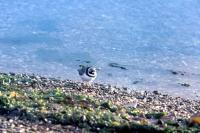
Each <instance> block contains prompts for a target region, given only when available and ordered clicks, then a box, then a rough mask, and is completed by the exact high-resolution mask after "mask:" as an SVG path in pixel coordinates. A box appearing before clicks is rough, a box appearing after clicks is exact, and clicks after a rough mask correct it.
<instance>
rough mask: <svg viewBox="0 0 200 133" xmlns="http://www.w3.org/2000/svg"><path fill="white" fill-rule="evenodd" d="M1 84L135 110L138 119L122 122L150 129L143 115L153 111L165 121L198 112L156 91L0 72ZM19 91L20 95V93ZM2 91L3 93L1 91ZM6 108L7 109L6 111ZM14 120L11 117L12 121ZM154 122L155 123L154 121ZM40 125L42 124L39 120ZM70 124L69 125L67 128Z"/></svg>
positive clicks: (191, 103)
mask: <svg viewBox="0 0 200 133" xmlns="http://www.w3.org/2000/svg"><path fill="white" fill-rule="evenodd" d="M0 81H1V82H0V84H1V87H5V88H6V87H7V88H13V86H15V87H16V88H20V91H21V90H25V91H31V92H32V91H33V90H34V91H42V92H45V93H46V92H49V91H55V89H58V88H59V89H60V90H59V91H61V92H62V93H64V94H67V95H68V94H70V96H71V94H72V95H74V94H75V95H78V96H82V95H83V96H86V97H92V99H95V100H97V102H102V101H103V102H105V103H106V107H104V108H108V109H109V110H110V111H111V112H112V111H113V109H114V108H112V109H111V107H110V106H111V105H110V103H111V104H112V106H113V107H114V106H116V108H117V109H116V110H120V111H119V112H121V108H124V109H122V110H126V112H128V111H129V110H133V109H134V111H136V112H135V113H136V114H138V115H139V116H137V117H135V116H134V117H133V116H127V117H128V118H123V119H125V120H126V121H130V118H131V119H133V120H134V122H135V121H136V122H137V120H136V119H138V121H139V122H141V119H142V120H144V121H143V124H145V125H146V124H147V125H149V126H150V125H152V123H154V122H150V120H151V119H149V118H146V117H147V116H146V115H147V114H149V113H150V114H152V113H153V112H155V113H162V115H163V114H165V113H166V114H168V115H167V116H166V117H169V118H168V119H171V120H177V119H182V120H189V119H190V118H191V117H192V116H193V115H194V114H196V113H198V111H199V110H200V101H197V100H190V99H184V98H181V97H173V96H170V95H168V94H162V93H160V92H158V91H152V92H150V91H144V93H142V92H141V91H137V90H132V91H130V92H129V91H127V88H119V87H116V86H111V85H109V84H97V83H94V84H93V85H92V86H85V85H84V84H83V83H81V82H75V81H71V80H58V79H55V78H45V77H42V76H37V75H27V74H15V73H0ZM17 91H19V90H17ZM20 91H19V93H21V92H20ZM1 92H3V91H2V90H1ZM95 100H94V101H95ZM15 102H16V101H15ZM81 104H82V103H81ZM87 104H89V103H87ZM12 106H14V105H12ZM81 106H82V105H81ZM101 106H103V105H101ZM104 106H105V105H104ZM119 108H120V109H119ZM9 109H10V108H8V110H9ZM104 110H105V109H104ZM127 110H128V111H127ZM7 115H8V116H10V115H11V116H12V115H14V118H16V117H17V118H18V117H19V116H18V114H16V113H14V114H13V113H11V114H9V113H7ZM112 115H113V114H112ZM114 115H116V113H114ZM126 115H127V114H126ZM128 115H130V113H128ZM140 115H141V116H140ZM143 115H145V116H143ZM0 116H1V117H3V118H4V117H5V118H7V116H6V113H5V114H2V115H0ZM132 117H133V118H132ZM14 118H13V117H11V119H14ZM120 118H121V117H120ZM0 119H1V118H0ZM163 119H164V117H163ZM165 119H167V118H165ZM22 120H23V119H22ZM8 121H9V120H8ZM11 121H12V120H11ZM16 121H18V119H16ZM19 121H21V119H19ZM120 121H122V120H120ZM155 121H156V122H158V121H157V119H156V120H155ZM163 121H165V120H163ZM39 122H41V121H39ZM0 123H1V122H0ZM19 123H20V122H19ZM22 123H23V122H22ZM42 123H45V122H44V121H42ZM148 123H150V124H148ZM47 124H48V122H47ZM49 124H52V123H49ZM71 124H72V123H71ZM71 124H70V123H68V125H71ZM114 124H116V125H118V124H119V123H114ZM140 124H141V123H140ZM72 125H73V126H72V127H70V128H71V129H72V132H76V131H77V132H81V131H82V130H83V129H84V130H85V128H80V125H76V126H74V123H73V124H72ZM116 125H115V126H116ZM153 125H154V124H153ZM161 125H162V124H161ZM77 126H78V127H77ZM162 126H163V125H162ZM60 128H62V129H64V127H62V126H61V127H60ZM116 128H117V127H116ZM0 129H1V127H0ZM67 129H68V128H67ZM5 130H6V128H5ZM49 130H52V131H55V130H54V129H51V128H50V129H49ZM75 130H76V131H75ZM109 130H111V129H109ZM100 131H101V130H100ZM55 132H57V131H55Z"/></svg>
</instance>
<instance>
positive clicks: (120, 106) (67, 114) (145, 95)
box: [0, 73, 200, 132]
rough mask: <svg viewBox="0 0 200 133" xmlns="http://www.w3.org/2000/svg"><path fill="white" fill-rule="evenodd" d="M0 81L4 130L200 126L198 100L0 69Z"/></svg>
mask: <svg viewBox="0 0 200 133" xmlns="http://www.w3.org/2000/svg"><path fill="white" fill-rule="evenodd" d="M0 84H1V86H0V123H1V124H0V131H4V132H122V131H126V132H135V131H136V132H147V131H148V132H198V131H200V126H199V123H198V122H199V121H198V116H195V114H198V112H199V110H200V101H198V100H190V99H184V98H181V97H173V96H170V95H167V94H162V93H160V92H158V91H152V92H150V91H134V90H132V91H128V90H129V89H128V88H124V87H123V88H122V87H121V88H120V87H116V86H112V85H109V84H97V83H94V84H92V85H90V86H88V85H85V84H83V83H81V82H75V81H71V80H58V79H55V78H46V77H42V76H37V75H28V74H15V73H1V74H0ZM193 118H195V119H193ZM196 118H197V120H196Z"/></svg>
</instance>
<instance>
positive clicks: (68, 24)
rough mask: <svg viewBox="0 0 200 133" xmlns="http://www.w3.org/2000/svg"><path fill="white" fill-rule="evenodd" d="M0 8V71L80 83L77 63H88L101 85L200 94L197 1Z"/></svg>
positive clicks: (19, 2)
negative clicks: (99, 69) (121, 67)
mask: <svg viewBox="0 0 200 133" xmlns="http://www.w3.org/2000/svg"><path fill="white" fill-rule="evenodd" d="M0 9H1V11H0V71H1V72H10V71H11V72H17V73H21V72H22V73H36V74H39V75H44V76H49V77H60V78H62V79H72V80H76V81H80V78H79V77H78V75H77V68H78V65H79V64H91V65H94V66H96V67H99V68H101V71H100V72H99V73H98V77H97V79H96V82H99V83H111V84H114V85H117V86H126V87H130V88H131V89H138V90H159V91H161V92H164V93H169V94H173V95H179V96H183V97H187V98H198V97H196V95H200V1H199V0H168V1H165V0H101V1H100V0H96V1H95V0H83V1H80V0H54V1H53V0H32V1H29V0H15V1H13V0H0ZM88 61H89V62H88ZM86 62H87V63H86ZM109 63H118V64H119V65H121V66H123V67H124V68H126V69H127V70H124V69H120V68H115V67H110V66H109V65H108V64H109ZM171 70H173V71H181V72H182V73H184V75H181V74H177V75H174V74H172V73H171V72H170V71H171ZM183 83H187V84H190V86H189V87H185V86H181V84H183Z"/></svg>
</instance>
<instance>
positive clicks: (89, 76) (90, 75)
mask: <svg viewBox="0 0 200 133" xmlns="http://www.w3.org/2000/svg"><path fill="white" fill-rule="evenodd" d="M79 67H80V69H78V74H79V76H80V77H81V79H82V81H83V82H85V83H89V84H91V83H92V82H93V81H94V80H95V79H96V77H97V69H96V68H95V67H92V66H84V65H79Z"/></svg>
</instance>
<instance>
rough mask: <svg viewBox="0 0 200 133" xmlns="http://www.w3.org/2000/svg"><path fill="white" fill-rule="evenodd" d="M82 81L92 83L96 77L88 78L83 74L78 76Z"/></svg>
mask: <svg viewBox="0 0 200 133" xmlns="http://www.w3.org/2000/svg"><path fill="white" fill-rule="evenodd" d="M80 77H81V79H82V80H83V81H86V82H92V81H93V80H94V79H95V78H96V77H89V76H87V75H86V74H85V73H84V74H83V75H81V76H80Z"/></svg>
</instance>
